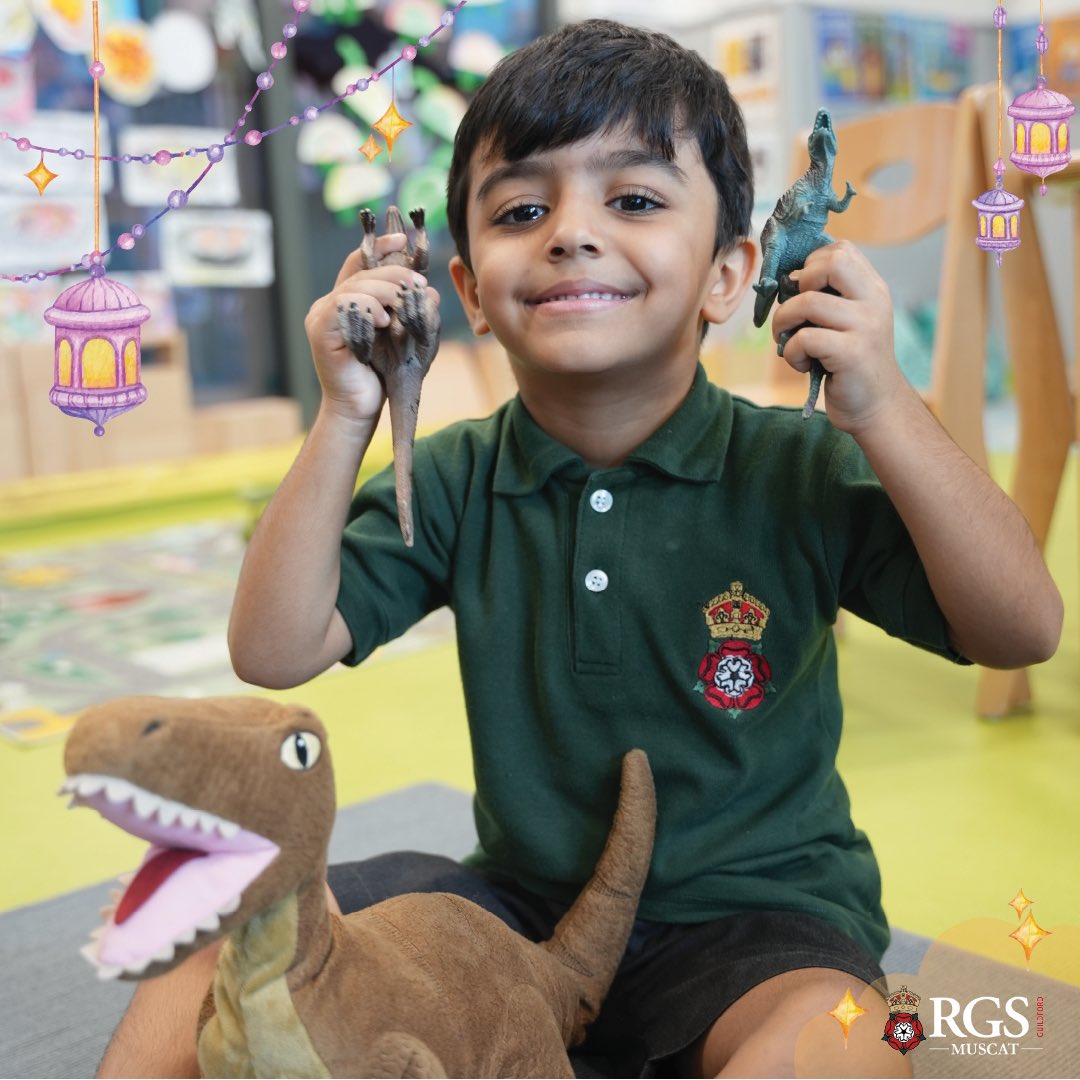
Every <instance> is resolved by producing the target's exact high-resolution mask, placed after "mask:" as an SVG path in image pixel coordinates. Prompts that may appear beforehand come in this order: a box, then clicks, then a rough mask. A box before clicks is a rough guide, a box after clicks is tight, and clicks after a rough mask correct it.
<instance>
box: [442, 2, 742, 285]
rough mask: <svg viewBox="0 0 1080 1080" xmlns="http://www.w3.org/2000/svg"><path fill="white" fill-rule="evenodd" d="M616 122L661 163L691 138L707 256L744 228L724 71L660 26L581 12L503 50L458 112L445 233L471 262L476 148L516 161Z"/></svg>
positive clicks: (737, 124)
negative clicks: (704, 195)
mask: <svg viewBox="0 0 1080 1080" xmlns="http://www.w3.org/2000/svg"><path fill="white" fill-rule="evenodd" d="M624 123H629V125H630V126H631V129H632V130H633V131H634V133H635V134H636V135H637V136H638V138H640V139H641V141H642V142H643V143H644V144H645V145H646V146H647V147H648V148H649V149H650V150H652V151H654V152H655V153H658V154H660V155H661V156H662V157H664V158H665V159H666V160H668V161H671V160H673V159H674V157H675V139H676V138H678V137H679V136H684V137H692V138H694V139H695V140H696V141H697V145H698V148H699V150H700V152H701V157H702V160H703V161H704V163H705V168H706V169H708V171H709V175H710V176H711V177H712V181H713V184H714V185H715V187H716V194H717V206H718V213H717V220H716V247H715V250H714V255H715V254H717V253H719V252H720V251H722V250H726V249H727V248H729V247H730V246H731V245H732V244H734V243H735V242H736V240H739V239H742V238H743V237H746V236H748V235H749V234H750V211H751V208H752V206H753V201H754V181H753V172H752V166H751V164H750V152H749V150H748V148H747V145H746V129H745V127H744V124H743V118H742V113H741V112H740V111H739V107H738V105H737V104H736V103H735V101H734V99H733V98H732V96H731V93H730V91H729V90H728V86H727V83H726V82H725V81H724V77H723V76H722V75H721V74H720V73H719V72H718V71H715V70H714V69H713V68H711V67H710V66H709V65H708V64H707V63H706V62H705V61H704V60H703V59H702V58H701V57H700V56H698V55H697V53H694V52H691V51H690V50H689V49H684V48H683V47H682V46H681V45H679V44H678V43H677V42H675V41H674V40H672V39H671V38H670V37H668V36H667V35H666V34H661V33H657V32H655V31H648V30H638V29H635V28H634V27H630V26H624V25H623V24H622V23H617V22H612V21H610V20H607V19H588V20H586V21H584V22H580V23H571V24H570V25H568V26H564V27H562V28H561V29H559V30H556V31H554V32H553V33H550V34H547V35H545V36H544V37H540V38H537V39H536V40H535V41H533V42H531V43H530V44H528V45H526V46H524V47H523V48H521V49H518V50H517V51H516V52H513V53H511V54H510V55H509V56H505V57H503V59H502V60H500V61H499V62H498V63H497V64H496V65H495V67H494V68H493V69H492V72H491V74H490V76H488V78H487V80H486V81H485V82H484V84H483V85H482V86H481V87H480V89H479V90H478V91H477V93H476V96H475V97H474V98H473V100H472V103H471V104H470V105H469V108H468V110H467V111H466V113H465V117H464V119H463V120H462V121H461V125H460V127H459V128H458V131H457V135H456V137H455V139H454V155H453V160H452V162H451V164H450V176H449V179H448V181H447V216H448V218H449V224H450V233H451V235H452V236H453V238H454V243H455V244H456V245H457V250H458V254H459V255H460V256H461V258H462V259H463V260H464V262H465V265H466V266H468V267H470V269H471V267H472V262H471V259H470V255H469V235H468V231H467V229H466V225H465V220H466V209H467V201H468V198H469V166H470V164H471V163H472V160H473V154H474V153H475V152H476V151H477V149H481V150H482V152H483V153H484V154H498V155H500V156H501V157H503V158H505V159H506V160H507V161H520V160H521V159H522V158H525V157H528V156H529V155H530V154H533V153H536V152H537V151H538V150H553V149H555V148H557V147H560V146H566V145H568V144H570V143H573V142H577V141H578V140H580V139H584V138H587V137H588V136H590V135H592V134H594V133H596V132H598V131H606V130H610V129H614V128H618V127H620V126H621V125H622V124H624Z"/></svg>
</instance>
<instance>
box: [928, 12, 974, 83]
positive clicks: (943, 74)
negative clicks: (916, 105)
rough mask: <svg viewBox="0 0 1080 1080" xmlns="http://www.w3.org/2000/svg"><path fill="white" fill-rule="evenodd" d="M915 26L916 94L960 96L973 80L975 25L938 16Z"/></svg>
mask: <svg viewBox="0 0 1080 1080" xmlns="http://www.w3.org/2000/svg"><path fill="white" fill-rule="evenodd" d="M914 27H915V35H914V39H915V93H916V96H917V97H920V98H929V99H951V98H954V97H956V96H957V95H958V94H959V93H960V91H961V90H963V89H964V87H965V86H968V85H970V83H971V54H972V43H973V34H972V28H971V27H970V26H961V25H959V24H953V23H947V22H941V21H939V20H935V19H917V20H915V21H914Z"/></svg>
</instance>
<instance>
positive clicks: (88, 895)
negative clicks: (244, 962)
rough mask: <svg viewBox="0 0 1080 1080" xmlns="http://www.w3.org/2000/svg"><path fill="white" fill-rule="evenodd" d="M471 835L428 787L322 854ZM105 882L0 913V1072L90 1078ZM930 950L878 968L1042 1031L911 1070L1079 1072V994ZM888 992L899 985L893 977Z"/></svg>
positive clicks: (447, 841) (348, 814)
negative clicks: (1022, 1007) (1015, 1050)
mask: <svg viewBox="0 0 1080 1080" xmlns="http://www.w3.org/2000/svg"><path fill="white" fill-rule="evenodd" d="M475 839H476V833H475V830H474V827H473V822H472V810H471V806H470V799H469V797H468V796H467V795H465V794H464V793H462V792H460V791H455V790H453V789H451V788H447V787H443V786H442V785H438V784H425V785H418V786H416V787H412V788H409V789H407V790H405V791H398V792H394V793H392V794H390V795H384V796H382V797H380V798H377V799H372V800H370V801H367V802H363V803H359V804H357V805H355V806H350V807H347V808H345V809H344V810H342V811H340V813H339V814H338V819H337V824H336V826H335V829H334V835H333V838H332V840H331V844H330V859H331V861H332V862H341V861H345V860H348V859H359V858H366V857H367V856H370V855H377V854H379V853H380V852H384V851H400V850H409V849H412V850H422V851H429V852H433V853H435V854H439V855H448V856H450V857H451V858H460V857H461V856H462V855H465V854H467V853H468V852H469V851H471V850H472V848H473V846H474V844H475ZM113 885H114V883H113V882H104V883H102V884H101V885H95V886H92V887H91V888H88V889H81V890H79V891H78V892H74V893H70V894H68V895H67V896H61V897H58V898H56V899H54V900H48V901H45V902H44V903H40V904H33V905H31V906H29V907H25V908H20V909H18V910H16V911H12V912H8V913H7V914H4V915H0V964H2V969H0V970H2V976H0V1017H2V1021H0V1076H5V1077H17V1076H18V1077H84V1076H92V1075H93V1073H94V1070H95V1069H96V1068H97V1063H98V1061H99V1060H100V1058H101V1055H102V1054H103V1053H104V1051H105V1045H106V1043H107V1041H108V1038H109V1035H110V1033H111V1032H112V1030H113V1028H114V1027H115V1026H116V1023H117V1021H118V1020H119V1018H120V1016H121V1014H122V1013H123V1011H124V1008H125V1007H126V1005H127V1002H128V999H129V998H130V996H131V994H132V993H133V990H134V984H132V983H118V982H107V983H103V982H99V981H98V979H97V978H96V976H95V975H94V972H93V970H92V969H91V967H90V965H89V964H87V963H86V961H85V960H83V959H82V957H81V956H80V955H79V952H78V950H79V947H80V946H81V945H83V944H84V943H85V942H86V941H87V940H88V936H89V932H90V930H91V929H93V927H94V926H96V925H97V923H98V921H99V920H98V910H99V909H100V908H101V907H102V906H104V905H105V904H106V903H107V902H108V894H109V890H110V889H111V888H113ZM930 945H931V942H930V941H929V939H927V938H923V937H918V936H917V935H915V934H909V933H907V932H906V931H903V930H896V929H894V930H893V940H892V944H891V945H890V946H889V949H888V951H887V952H886V954H885V956H884V957H883V959H882V967H883V968H884V970H885V972H886V974H890V973H893V972H896V973H919V972H920V971H921V968H922V965H923V964H924V961H925V963H926V969H925V970H922V971H921V974H920V976H919V977H920V984H919V985H918V986H917V987H915V988H916V989H917V991H918V992H920V993H922V994H923V995H924V997H925V996H926V995H928V994H950V995H951V996H953V997H956V998H957V999H958V1000H959V1001H961V1002H963V1001H966V1000H970V999H971V998H973V997H975V996H977V995H980V994H991V995H999V996H1000V997H1001V998H1002V999H1004V998H1007V997H1010V996H1012V995H1014V994H1026V995H1027V996H1028V997H1029V999H1030V1000H1031V1001H1032V1002H1034V1000H1035V997H1036V996H1037V995H1042V996H1043V997H1044V998H1045V1002H1046V1026H1047V1030H1046V1035H1047V1037H1046V1039H1045V1040H1043V1041H1042V1042H1041V1043H1039V1044H1038V1045H1039V1047H1040V1049H1039V1050H1038V1051H1035V1052H1030V1053H1029V1054H1028V1055H1027V1058H1026V1060H1020V1059H1018V1057H1016V1056H1013V1057H988V1056H981V1055H980V1056H978V1057H975V1056H970V1055H958V1054H956V1053H955V1052H953V1051H952V1049H951V1047H948V1046H942V1045H941V1042H942V1041H941V1040H938V1041H937V1045H933V1044H932V1043H931V1042H930V1041H929V1040H928V1041H927V1042H926V1043H924V1044H922V1045H921V1046H920V1047H919V1048H918V1049H917V1050H916V1051H914V1052H913V1053H912V1054H910V1056H909V1060H910V1061H911V1063H912V1066H913V1068H914V1071H915V1075H916V1076H917V1077H930V1076H941V1077H958V1076H988V1077H990V1076H993V1077H997V1076H1002V1077H1009V1076H1021V1077H1022V1076H1066V1077H1068V1076H1077V1075H1078V1074H1080V990H1077V989H1076V988H1074V987H1069V986H1065V985H1063V984H1061V983H1055V982H1054V981H1053V980H1049V979H1044V978H1038V977H1036V976H1032V975H1030V974H1029V973H1026V972H1022V971H1017V970H1016V969H1013V968H1006V967H1004V966H1003V965H1001V964H994V963H992V962H990V961H987V960H983V959H981V958H980V957H976V956H973V955H972V954H970V953H961V952H959V951H957V950H952V951H951V952H949V951H942V947H941V946H935V949H934V951H933V952H931V953H930V955H929V957H928V956H927V950H928V948H929V946H930ZM890 988H891V989H896V987H895V985H894V981H893V980H891V979H890ZM927 1010H928V1005H927V1006H924V1009H923V1011H922V1017H923V1021H924V1024H927V1025H928V1026H929V1013H928V1011H927ZM953 1041H955V1040H953ZM995 1041H997V1042H1000V1041H1001V1040H995ZM1027 1042H1028V1044H1029V1045H1030V1043H1031V1040H1030V1039H1029V1040H1027ZM1018 1069H1020V1070H1021V1071H1017V1070H1018Z"/></svg>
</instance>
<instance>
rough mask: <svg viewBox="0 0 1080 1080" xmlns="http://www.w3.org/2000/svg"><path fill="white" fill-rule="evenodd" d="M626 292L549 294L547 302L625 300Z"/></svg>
mask: <svg viewBox="0 0 1080 1080" xmlns="http://www.w3.org/2000/svg"><path fill="white" fill-rule="evenodd" d="M625 299H626V294H625V293H610V292H587V293H567V294H566V295H564V296H549V297H548V298H547V300H546V301H545V303H548V304H550V303H552V302H553V301H556V300H625Z"/></svg>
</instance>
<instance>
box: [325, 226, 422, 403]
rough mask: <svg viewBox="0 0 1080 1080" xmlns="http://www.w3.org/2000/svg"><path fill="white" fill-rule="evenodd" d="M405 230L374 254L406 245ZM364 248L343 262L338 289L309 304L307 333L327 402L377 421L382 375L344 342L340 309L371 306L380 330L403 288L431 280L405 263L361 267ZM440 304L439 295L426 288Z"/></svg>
mask: <svg viewBox="0 0 1080 1080" xmlns="http://www.w3.org/2000/svg"><path fill="white" fill-rule="evenodd" d="M406 243H407V238H406V236H405V234H404V233H387V234H386V235H384V236H380V237H378V238H377V239H376V241H375V252H376V254H377V255H378V256H380V257H381V256H383V255H386V254H388V253H389V252H391V251H401V250H403V249H404V248H405V246H406ZM361 266H362V256H361V252H360V249H359V248H357V249H356V250H355V251H353V252H351V253H350V254H349V255H348V257H347V258H346V259H345V262H344V263H342V266H341V270H340V271H339V272H338V276H337V281H336V282H335V283H334V288H333V290H332V291H331V292H329V293H327V295H326V296H322V297H320V298H319V299H318V300H316V301H315V303H314V304H312V305H311V309H310V310H309V311H308V314H307V317H306V318H305V319H304V331H305V332H306V334H307V338H308V342H309V344H310V345H311V355H312V358H313V359H314V361H315V371H316V373H317V374H318V377H319V383H320V385H321V386H322V392H323V406H324V408H329V409H331V410H332V411H333V412H335V413H336V414H338V415H339V416H341V417H343V418H344V419H348V420H368V421H371V422H372V423H374V421H375V420H377V419H378V416H379V413H380V411H381V410H382V407H383V401H384V400H385V397H386V394H385V391H384V390H383V386H382V383H381V382H380V381H379V377H378V375H376V374H375V372H374V371H373V370H372V369H371V368H370V367H368V366H367V365H366V364H361V363H360V362H359V361H358V360H357V359H356V357H355V356H353V354H352V352H351V351H350V350H349V347H348V345H346V343H345V338H344V337H343V336H342V334H341V330H340V327H339V324H338V308H339V307H348V305H349V304H351V303H356V304H358V305H359V306H360V308H361V310H370V312H371V316H372V320H373V322H374V323H375V329H376V332H378V331H379V330H381V329H383V328H385V327H387V326H389V325H390V314H389V312H388V310H387V309H388V308H392V307H394V305H395V304H396V303H397V301H398V297H399V295H400V292H401V288H402V286H406V287H408V288H412V287H413V286H414V285H417V284H420V285H426V284H427V279H426V278H425V277H424V276H423V275H422V274H417V273H415V272H414V271H412V270H410V269H409V268H408V267H405V266H377V267H375V268H374V269H371V270H363V269H361ZM427 293H428V295H429V296H430V297H431V298H432V299H433V301H434V302H435V303H436V304H437V303H438V302H439V294H438V293H437V292H436V290H435V289H432V288H430V287H429V288H428V289H427Z"/></svg>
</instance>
